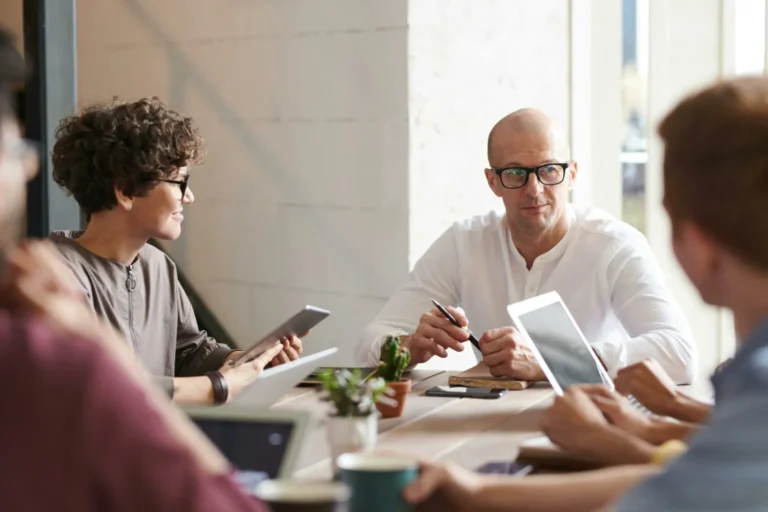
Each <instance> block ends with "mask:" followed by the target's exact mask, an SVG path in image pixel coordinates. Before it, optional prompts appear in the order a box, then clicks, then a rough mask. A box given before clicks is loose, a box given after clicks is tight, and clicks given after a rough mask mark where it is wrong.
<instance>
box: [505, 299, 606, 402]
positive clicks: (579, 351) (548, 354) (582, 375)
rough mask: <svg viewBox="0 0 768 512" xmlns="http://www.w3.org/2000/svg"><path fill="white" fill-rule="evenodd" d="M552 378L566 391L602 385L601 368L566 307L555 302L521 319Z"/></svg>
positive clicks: (524, 315) (522, 316)
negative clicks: (583, 385) (598, 366)
mask: <svg viewBox="0 0 768 512" xmlns="http://www.w3.org/2000/svg"><path fill="white" fill-rule="evenodd" d="M518 318H519V319H520V322H521V323H522V324H523V327H524V328H525V330H526V331H528V335H529V336H530V337H531V340H532V341H533V343H534V344H535V345H536V348H537V349H539V352H540V353H541V357H542V358H543V359H544V361H545V362H546V363H547V366H549V369H550V371H551V372H552V375H554V377H555V380H556V381H557V383H558V384H559V385H560V387H561V388H562V389H563V391H565V390H566V389H568V388H569V387H570V386H571V385H573V384H602V383H603V378H602V375H601V374H600V371H599V370H598V368H597V365H598V364H600V363H599V362H597V361H596V360H595V359H594V358H593V357H592V354H591V353H590V352H589V349H588V348H587V346H586V344H585V343H584V340H583V339H582V337H581V336H580V335H579V331H578V330H577V329H576V326H575V325H574V324H573V322H572V321H571V319H570V317H569V316H568V313H567V312H566V310H565V309H564V308H563V304H562V303H560V302H555V303H552V304H548V305H546V306H544V307H542V308H540V309H537V310H535V311H530V312H528V313H525V314H522V315H518Z"/></svg>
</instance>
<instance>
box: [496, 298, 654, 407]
mask: <svg viewBox="0 0 768 512" xmlns="http://www.w3.org/2000/svg"><path fill="white" fill-rule="evenodd" d="M507 312H508V313H509V316H510V317H512V323H513V325H514V326H515V329H517V330H518V331H519V332H520V333H521V334H522V335H523V336H524V337H525V338H527V339H528V341H529V342H530V344H531V346H532V348H533V351H534V353H535V355H536V359H537V361H538V363H539V366H541V369H542V371H543V372H544V375H546V376H547V379H548V380H549V383H550V384H551V385H552V389H554V390H555V393H557V394H558V395H562V394H563V392H564V391H565V390H566V389H568V388H569V387H570V386H572V385H574V384H605V385H606V386H607V387H609V388H610V389H615V386H614V384H613V380H612V379H611V377H610V376H609V375H608V372H606V371H605V368H604V367H603V365H602V363H601V362H600V360H599V359H598V358H597V355H596V354H595V351H594V349H593V348H592V346H591V345H590V344H589V342H588V341H587V339H586V338H585V337H584V334H583V333H582V332H581V329H579V326H578V325H577V324H576V321H575V320H574V319H573V316H571V312H570V311H568V308H567V307H566V305H565V303H564V302H563V299H562V298H561V297H560V294H559V293H557V292H549V293H545V294H543V295H539V296H537V297H532V298H530V299H526V300H524V301H521V302H517V303H515V304H511V305H509V306H507ZM629 400H630V402H632V404H633V405H634V406H635V407H638V408H639V409H641V410H643V412H648V411H647V410H645V408H644V407H643V406H642V405H641V404H640V403H639V402H637V401H636V400H635V399H634V398H633V397H629Z"/></svg>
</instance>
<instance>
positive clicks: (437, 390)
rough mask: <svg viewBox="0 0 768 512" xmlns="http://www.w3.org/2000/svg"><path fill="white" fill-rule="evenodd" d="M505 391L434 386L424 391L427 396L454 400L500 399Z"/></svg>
mask: <svg viewBox="0 0 768 512" xmlns="http://www.w3.org/2000/svg"><path fill="white" fill-rule="evenodd" d="M506 392H507V390H506V389H492V388H465V387H462V386H434V387H431V388H429V389H428V390H427V391H426V393H425V394H426V395H427V396H443V397H456V398H490V399H493V398H501V396H502V395H503V394H504V393H506Z"/></svg>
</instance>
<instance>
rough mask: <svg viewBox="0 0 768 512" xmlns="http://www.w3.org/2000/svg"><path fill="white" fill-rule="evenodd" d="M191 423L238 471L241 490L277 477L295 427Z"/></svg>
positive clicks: (212, 421) (217, 421) (209, 421)
mask: <svg viewBox="0 0 768 512" xmlns="http://www.w3.org/2000/svg"><path fill="white" fill-rule="evenodd" d="M194 421H195V424H196V425H197V426H198V427H199V428H200V430H202V431H203V432H204V433H205V435H207V436H208V438H209V439H210V440H211V442H213V444H214V445H216V447H217V448H218V449H219V451H220V452H221V453H222V454H223V455H224V456H225V457H226V458H227V459H228V460H229V462H231V463H232V465H233V466H235V468H237V474H236V477H237V480H238V482H239V483H240V485H242V486H243V487H244V488H251V487H252V486H255V485H257V484H258V483H259V482H261V481H262V480H266V479H271V478H277V477H278V476H279V472H280V467H281V466H282V464H283V460H284V458H285V456H286V454H287V451H288V444H289V443H290V441H291V436H292V434H293V430H294V427H295V424H294V423H293V422H290V421H264V420H262V421H257V420H248V421H239V420H227V419H213V418H194Z"/></svg>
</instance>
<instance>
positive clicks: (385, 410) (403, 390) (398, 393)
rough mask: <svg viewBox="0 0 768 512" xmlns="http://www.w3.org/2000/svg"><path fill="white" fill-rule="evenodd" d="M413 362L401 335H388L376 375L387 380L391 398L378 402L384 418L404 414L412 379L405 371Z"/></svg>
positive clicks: (377, 405) (377, 406)
mask: <svg viewBox="0 0 768 512" xmlns="http://www.w3.org/2000/svg"><path fill="white" fill-rule="evenodd" d="M410 362H411V353H410V352H408V349H407V348H405V347H402V346H401V345H400V337H399V336H387V338H386V340H384V344H383V345H382V349H381V361H380V362H379V367H378V368H377V369H376V372H375V373H376V375H377V376H378V377H380V378H382V379H384V380H385V381H386V382H387V387H388V388H389V391H388V392H387V395H388V398H389V400H381V401H378V402H377V403H376V408H377V409H378V410H379V412H380V413H381V415H382V416H383V417H384V418H397V417H399V416H402V414H403V408H404V407H405V399H406V397H407V396H408V393H409V392H410V391H411V379H404V378H403V372H404V371H405V369H406V368H408V364H410Z"/></svg>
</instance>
